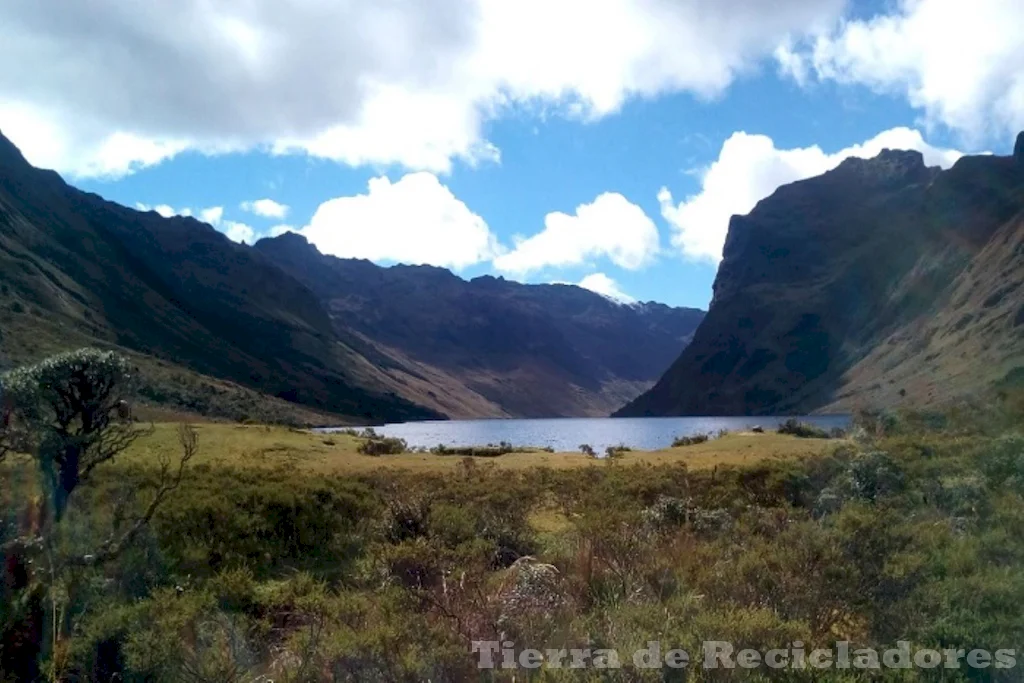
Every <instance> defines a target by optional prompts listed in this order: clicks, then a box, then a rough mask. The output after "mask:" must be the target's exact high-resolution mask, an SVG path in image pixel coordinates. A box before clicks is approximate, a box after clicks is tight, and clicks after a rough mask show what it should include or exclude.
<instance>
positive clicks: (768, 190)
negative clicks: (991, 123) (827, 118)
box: [658, 128, 962, 263]
mask: <svg viewBox="0 0 1024 683" xmlns="http://www.w3.org/2000/svg"><path fill="white" fill-rule="evenodd" d="M885 148H890V149H915V150H918V151H919V152H921V153H922V154H923V155H924V160H925V163H926V164H928V165H929V166H942V167H944V168H948V167H949V166H951V165H953V162H955V161H956V160H957V159H958V158H960V157H961V156H962V154H961V153H960V152H958V151H956V150H951V149H942V148H938V147H933V146H931V145H929V144H928V143H927V142H925V140H924V138H923V137H922V136H921V133H919V132H918V131H916V130H911V129H909V128H893V129H892V130H887V131H885V132H883V133H879V134H878V135H876V136H875V137H874V138H872V139H870V140H868V141H867V142H864V143H863V144H860V145H853V146H851V147H848V148H846V149H843V150H840V151H839V152H836V153H835V154H826V153H825V152H823V151H822V150H821V148H819V147H817V146H813V147H803V148H796V149H778V148H776V147H775V143H774V142H773V141H772V139H771V138H770V137H767V136H765V135H750V134H747V133H743V132H738V133H733V134H732V136H731V137H729V139H728V140H726V141H725V143H724V144H723V145H722V150H721V152H720V153H719V155H718V159H717V160H716V161H715V162H714V163H712V164H711V165H710V166H709V167H708V168H707V169H706V170H705V172H704V174H703V175H702V176H701V189H700V192H698V193H697V194H696V195H693V196H690V197H687V198H686V199H685V200H684V201H682V202H680V203H679V204H676V203H674V200H673V198H672V193H671V192H670V191H669V190H668V188H662V190H661V192H659V193H658V201H659V202H660V204H661V215H662V216H663V217H664V218H665V220H666V221H668V223H669V224H670V225H671V226H672V238H671V240H672V245H673V246H675V247H676V248H677V249H679V250H680V251H681V252H682V253H683V255H684V256H686V257H688V258H691V259H695V260H705V261H711V262H715V263H717V262H718V261H719V260H721V258H722V247H723V246H724V244H725V237H726V234H727V233H728V230H729V219H730V218H731V217H732V216H733V215H736V214H739V215H742V214H747V213H749V212H750V210H751V209H753V208H754V205H755V204H757V202H759V201H760V200H762V199H764V198H765V197H767V196H769V195H770V194H772V193H773V192H774V191H775V190H776V189H777V188H778V187H779V186H781V185H785V184H787V183H791V182H794V181H797V180H802V179H804V178H810V177H812V176H816V175H821V174H822V173H824V172H826V171H828V170H831V169H833V168H835V167H836V166H838V165H839V164H840V162H842V161H843V159H846V158H848V157H862V158H870V157H874V156H877V155H878V153H879V152H881V151H882V150H883V149H885Z"/></svg>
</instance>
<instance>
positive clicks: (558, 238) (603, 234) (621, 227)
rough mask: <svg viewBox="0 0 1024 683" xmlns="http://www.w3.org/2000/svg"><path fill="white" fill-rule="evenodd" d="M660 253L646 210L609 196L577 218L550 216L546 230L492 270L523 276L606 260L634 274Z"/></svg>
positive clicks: (618, 196)
mask: <svg viewBox="0 0 1024 683" xmlns="http://www.w3.org/2000/svg"><path fill="white" fill-rule="evenodd" d="M658 249H659V239H658V228H657V227H656V226H655V225H654V222H653V221H652V220H651V219H650V218H648V216H647V214H646V213H644V210H643V209H641V208H640V207H639V206H637V205H636V204H633V203H632V202H630V201H629V200H628V199H626V198H625V197H623V196H622V195H621V194H618V193H614V192H606V193H604V194H602V195H600V196H598V197H597V199H595V200H594V201H593V202H591V203H590V204H583V205H581V206H579V207H577V209H576V213H575V214H573V215H569V214H565V213H561V212H555V213H549V214H548V215H547V217H545V219H544V230H542V231H541V232H539V233H537V234H536V235H533V236H532V237H529V238H525V239H522V238H521V239H519V241H518V242H517V243H516V245H515V249H513V250H512V251H510V252H509V253H507V254H503V255H501V256H499V257H498V258H496V259H494V267H495V268H497V269H498V270H500V271H503V272H506V273H513V274H517V275H525V274H527V273H530V272H534V271H537V270H540V269H542V268H545V267H548V266H570V265H578V264H581V263H584V262H585V261H587V260H588V259H593V258H597V257H606V258H608V259H609V260H610V261H611V262H612V263H614V264H615V265H617V266H619V267H621V268H626V269H628V270H636V269H638V268H641V267H643V266H645V265H647V264H648V263H650V262H651V260H653V258H654V257H655V255H656V254H657V253H658Z"/></svg>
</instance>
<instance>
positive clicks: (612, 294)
mask: <svg viewBox="0 0 1024 683" xmlns="http://www.w3.org/2000/svg"><path fill="white" fill-rule="evenodd" d="M578 286H580V287H582V288H583V289H589V290H590V291H591V292H596V293H598V294H600V295H602V296H606V297H608V298H609V299H614V300H616V301H618V302H621V303H624V304H631V303H635V302H636V299H635V298H633V297H631V296H630V295H629V294H626V293H625V292H623V291H622V289H621V288H620V287H619V283H617V282H616V281H615V280H613V279H612V278H610V277H608V276H607V275H605V274H604V273H591V274H590V275H587V276H586V277H585V278H583V279H582V280H580V281H579V283H578Z"/></svg>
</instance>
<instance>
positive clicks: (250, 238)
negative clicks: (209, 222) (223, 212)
mask: <svg viewBox="0 0 1024 683" xmlns="http://www.w3.org/2000/svg"><path fill="white" fill-rule="evenodd" d="M216 227H217V229H218V230H220V231H221V232H222V233H224V234H225V235H227V238H228V239H229V240H232V241H234V242H239V243H241V244H252V243H253V242H255V241H256V231H255V230H253V229H252V228H251V227H250V226H248V225H246V224H245V223H238V222H237V221H222V222H221V223H220V225H218V226H216Z"/></svg>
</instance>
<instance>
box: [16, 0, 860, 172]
mask: <svg viewBox="0 0 1024 683" xmlns="http://www.w3.org/2000/svg"><path fill="white" fill-rule="evenodd" d="M843 5H844V0H775V1H774V2H771V3H766V2H763V1H762V0H601V1H599V2H595V1H594V0H517V1H515V2H511V1H509V0H435V1H432V2H416V1H414V0H391V1H388V2H354V1H351V0H341V1H339V0H303V1H302V2H296V3H291V4H289V5H288V8H287V11H282V9H281V4H280V3H279V2H278V1H277V0H248V1H247V2H236V3H217V2H209V1H208V0H148V1H147V2H138V3H133V2H123V0H91V1H90V2H70V3H63V4H62V5H61V9H60V11H59V12H55V11H53V7H52V5H51V4H50V3H46V2H4V3H0V63H2V64H20V65H32V68H19V69H14V68H11V69H0V129H2V130H3V131H4V133H5V134H7V135H8V137H10V138H12V139H13V140H14V141H15V143H16V144H18V145H19V146H20V147H22V149H23V151H24V152H25V154H26V156H27V157H28V159H29V160H30V161H32V162H33V163H35V164H37V165H41V166H46V167H52V168H56V169H57V170H59V171H62V172H67V173H70V174H72V175H75V176H118V175H123V174H125V173H130V172H132V171H133V170H135V169H137V168H141V167H145V166H149V165H152V164H156V163H159V162H161V161H162V160H164V159H167V158H169V157H172V156H174V155H176V154H179V153H181V152H183V151H185V150H195V151H199V152H202V153H206V154H217V153H221V152H225V151H234V150H248V149H254V148H259V149H264V148H265V149H270V150H272V151H276V152H278V153H291V152H304V153H309V154H312V155H315V156H320V157H325V158H330V159H334V160H338V161H342V162H345V163H348V164H391V163H395V164H400V165H403V166H405V167H406V168H408V169H410V170H430V171H433V172H438V173H441V172H446V171H447V170H448V169H449V168H450V166H451V164H452V161H453V160H456V159H459V160H463V161H466V162H468V163H479V162H486V161H490V160H494V159H497V158H498V150H496V149H495V148H494V146H493V145H492V144H491V143H490V142H489V141H488V140H487V139H486V137H485V135H484V126H485V124H486V123H487V122H488V121H490V120H492V119H494V118H497V117H499V116H501V115H502V114H503V113H504V112H505V111H506V110H507V109H508V108H510V107H517V106H526V107H534V106H537V105H539V106H540V107H541V108H542V109H547V108H551V109H555V110H557V111H560V112H563V113H577V114H580V115H582V116H585V117H600V116H603V115H606V114H608V113H611V112H614V111H616V110H618V108H619V107H621V105H622V104H623V102H625V101H626V100H628V99H629V98H632V97H651V96H655V95H658V94H661V93H667V92H690V93H693V94H695V95H697V96H699V97H714V96H716V95H718V94H720V93H721V92H722V91H723V89H725V88H726V87H728V85H729V84H730V83H731V82H732V81H733V80H734V79H735V78H736V76H737V75H738V74H741V73H743V72H744V71H746V70H748V69H751V68H754V67H755V65H756V64H757V63H758V62H759V61H760V60H761V59H763V58H765V57H767V56H770V55H771V54H772V53H773V51H774V50H775V49H776V47H777V45H778V44H779V43H780V42H781V41H784V40H789V39H790V37H791V36H794V35H795V36H796V37H797V38H799V37H801V36H806V34H807V33H808V32H810V31H815V30H817V29H820V28H822V27H827V26H830V25H832V23H833V22H834V21H835V19H836V18H837V17H838V16H839V14H840V12H841V11H842V8H843ZM126 55H130V58H127V57H126Z"/></svg>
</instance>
